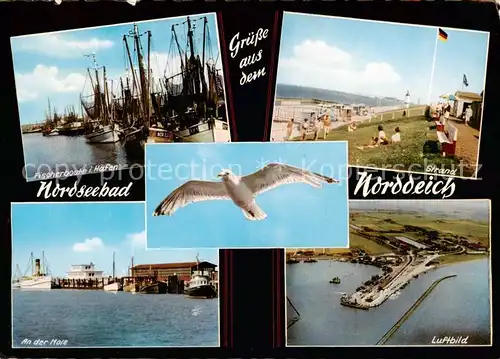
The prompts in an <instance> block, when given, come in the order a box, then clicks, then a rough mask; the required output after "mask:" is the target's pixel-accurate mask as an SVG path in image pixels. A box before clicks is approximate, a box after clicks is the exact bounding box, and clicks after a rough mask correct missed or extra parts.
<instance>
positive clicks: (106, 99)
mask: <svg viewBox="0 0 500 359" xmlns="http://www.w3.org/2000/svg"><path fill="white" fill-rule="evenodd" d="M102 78H103V81H104V89H103V90H104V103H103V104H102V108H103V110H104V124H105V125H108V124H109V89H108V79H107V76H106V66H103V67H102Z"/></svg>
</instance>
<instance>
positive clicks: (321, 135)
mask: <svg viewBox="0 0 500 359" xmlns="http://www.w3.org/2000/svg"><path fill="white" fill-rule="evenodd" d="M299 29H300V30H299ZM488 46H489V32H483V31H474V30H463V29H453V28H446V27H432V26H423V25H415V24H399V23H390V22H381V21H372V20H360V19H352V18H341V17H333V16H319V15H312V14H300V13H291V12H285V13H284V15H283V26H282V30H281V43H280V52H279V60H278V70H277V81H276V92H275V103H274V113H273V122H272V128H271V141H318V140H319V141H321V140H343V141H348V142H349V164H350V165H351V166H357V167H364V168H375V169H390V170H396V171H402V172H423V173H428V174H440V175H448V176H452V177H463V178H473V179H475V178H477V171H478V168H479V164H478V159H479V144H480V137H481V136H480V132H481V123H482V114H483V103H484V96H485V94H484V89H485V82H486V63H487V58H488Z"/></svg>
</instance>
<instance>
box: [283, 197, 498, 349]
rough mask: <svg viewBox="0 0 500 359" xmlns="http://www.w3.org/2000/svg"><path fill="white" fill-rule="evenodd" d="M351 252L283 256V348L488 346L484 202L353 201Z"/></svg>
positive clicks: (304, 251) (302, 252)
mask: <svg viewBox="0 0 500 359" xmlns="http://www.w3.org/2000/svg"><path fill="white" fill-rule="evenodd" d="M349 239H350V248H348V249H332V248H320V249H318V248H317V249H293V248H288V249H287V250H286V257H287V259H286V300H287V310H286V313H287V345H288V346H311V345H312V346H315V345H316V346H360V345H365V346H379V345H388V346H398V345H418V346H422V345H491V343H492V341H491V336H492V330H491V325H492V322H491V282H490V201H489V200H442V201H435V200H411V201H409V200H386V201H370V200H364V201H350V237H349Z"/></svg>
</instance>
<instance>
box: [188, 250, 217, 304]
mask: <svg viewBox="0 0 500 359" xmlns="http://www.w3.org/2000/svg"><path fill="white" fill-rule="evenodd" d="M185 293H186V295H187V296H188V297H195V298H207V299H210V298H215V297H217V291H216V290H215V287H214V286H213V285H212V276H211V271H210V269H208V268H203V267H202V266H200V260H199V259H198V256H196V269H195V270H194V271H193V272H192V274H191V280H190V281H189V282H188V287H187V289H186V290H185Z"/></svg>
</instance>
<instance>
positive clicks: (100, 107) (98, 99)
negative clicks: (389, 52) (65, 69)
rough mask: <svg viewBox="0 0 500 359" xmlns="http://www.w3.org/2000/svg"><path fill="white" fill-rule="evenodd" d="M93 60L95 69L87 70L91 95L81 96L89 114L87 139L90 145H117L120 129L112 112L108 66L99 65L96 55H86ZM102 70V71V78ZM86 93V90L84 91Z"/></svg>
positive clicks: (86, 129)
mask: <svg viewBox="0 0 500 359" xmlns="http://www.w3.org/2000/svg"><path fill="white" fill-rule="evenodd" d="M84 56H85V57H90V58H92V64H93V68H92V69H91V68H87V75H88V76H87V79H88V82H89V84H90V86H91V91H90V92H91V94H90V95H84V93H83V92H82V93H81V94H80V103H81V105H82V107H83V109H84V110H85V113H86V114H87V121H85V122H84V127H85V139H86V140H87V142H90V143H116V142H118V141H119V140H120V128H119V126H118V125H117V124H116V123H115V122H114V121H113V120H114V119H113V112H111V111H110V108H111V105H110V96H111V95H110V91H109V87H108V80H107V75H106V66H99V65H98V64H97V60H96V55H95V53H92V54H85V55H84ZM100 70H102V78H101V73H100ZM84 91H85V90H84Z"/></svg>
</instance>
